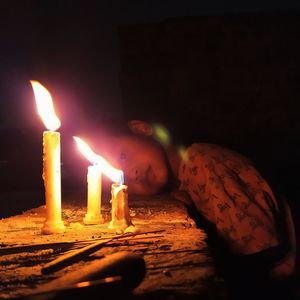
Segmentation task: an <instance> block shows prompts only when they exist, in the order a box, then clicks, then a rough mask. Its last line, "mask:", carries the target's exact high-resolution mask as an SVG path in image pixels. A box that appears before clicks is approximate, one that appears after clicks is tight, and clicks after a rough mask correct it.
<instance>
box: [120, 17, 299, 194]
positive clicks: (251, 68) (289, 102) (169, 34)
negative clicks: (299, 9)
mask: <svg viewBox="0 0 300 300" xmlns="http://www.w3.org/2000/svg"><path fill="white" fill-rule="evenodd" d="M119 36H120V55H121V75H120V78H121V89H122V96H123V107H124V112H125V114H126V115H127V116H128V118H144V119H146V120H149V121H158V122H162V123H163V124H165V125H166V126H167V127H168V128H169V129H170V131H171V133H172V134H173V135H176V136H177V139H179V140H180V141H182V142H184V143H191V142H196V141H202V142H213V143H218V144H222V145H225V146H228V147H231V148H233V149H236V150H238V151H240V152H242V153H244V154H246V155H248V156H249V157H250V158H252V159H253V160H254V161H255V162H257V164H258V166H259V167H260V168H261V169H262V170H263V171H264V172H265V173H266V174H267V175H271V176H273V177H274V180H279V181H281V182H284V188H285V189H287V190H290V188H293V189H294V190H295V189H297V186H298V182H297V179H296V176H297V168H299V166H300V158H299V155H298V153H299V150H300V141H299V137H300V118H299V112H300V105H299V101H300V100H299V99H300V90H299V87H300V85H299V80H300V73H299V72H300V55H299V53H300V18H299V14H298V13H293V14H272V15H270V14H244V15H243V14H239V15H225V16H224V15H222V16H201V17H186V18H172V19H168V20H166V21H164V22H160V23H152V24H140V25H126V26H122V27H121V28H120V30H119ZM278 178H279V179H278Z"/></svg>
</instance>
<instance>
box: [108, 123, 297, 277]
mask: <svg viewBox="0 0 300 300" xmlns="http://www.w3.org/2000/svg"><path fill="white" fill-rule="evenodd" d="M128 125H129V127H130V129H131V131H132V132H133V133H135V135H131V136H130V135H129V136H122V137H118V138H117V139H115V140H114V142H111V143H110V144H112V145H113V147H112V148H110V149H108V151H107V158H108V159H109V160H110V161H112V162H113V164H114V165H115V166H116V167H119V168H121V169H122V170H123V171H124V174H125V182H126V184H127V185H128V191H129V193H131V194H139V195H151V194H156V193H160V192H162V191H164V190H165V189H166V188H170V185H171V187H172V188H173V189H174V188H176V191H175V192H174V193H173V195H175V197H176V198H177V199H180V200H181V201H184V202H185V203H186V204H187V205H188V206H190V207H194V208H195V209H196V210H197V212H198V213H199V214H200V217H199V218H202V220H205V221H206V222H207V223H208V224H210V226H211V227H212V228H213V229H214V232H215V233H216V235H217V236H218V238H219V239H220V240H221V241H222V243H223V245H225V247H226V248H225V249H227V250H228V253H230V254H231V255H232V256H235V257H237V258H238V261H240V262H245V263H246V264H247V263H248V265H249V266H250V267H251V264H252V262H259V264H260V267H261V270H260V271H259V272H260V275H262V274H261V272H262V270H263V271H264V272H267V273H268V274H266V277H268V278H272V279H273V280H277V279H281V278H288V277H289V276H291V275H292V274H293V272H294V268H295V256H296V239H295V230H294V225H293V221H292V217H291V212H290V209H289V206H288V205H287V203H286V202H285V201H284V200H283V199H279V198H276V197H275V195H274V193H273V191H272V190H271V188H270V186H269V185H268V183H267V182H266V181H265V179H264V178H263V177H262V176H261V175H260V173H259V172H258V171H257V170H256V169H255V167H254V165H253V163H252V162H251V161H249V160H248V159H247V158H245V157H244V156H242V155H240V154H238V153H235V152H234V151H231V150H228V149H225V148H222V147H219V146H216V145H212V144H201V143H198V144H193V145H191V146H190V147H188V148H187V149H186V151H185V152H184V153H183V154H182V155H179V153H177V152H176V150H175V148H173V147H172V146H171V145H167V143H164V141H162V143H158V142H157V141H156V140H155V139H154V138H153V137H155V133H156V132H155V128H153V127H152V126H151V125H150V124H147V123H145V122H142V121H138V120H134V121H130V122H129V124H128ZM166 139H167V137H166V138H165V140H166ZM161 144H163V146H162V145H161ZM239 258H242V259H241V260H239Z"/></svg>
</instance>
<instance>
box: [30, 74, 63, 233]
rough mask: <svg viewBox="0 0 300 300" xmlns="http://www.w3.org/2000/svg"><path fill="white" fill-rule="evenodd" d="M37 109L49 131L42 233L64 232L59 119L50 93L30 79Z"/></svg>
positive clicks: (45, 139) (45, 142)
mask: <svg viewBox="0 0 300 300" xmlns="http://www.w3.org/2000/svg"><path fill="white" fill-rule="evenodd" d="M30 82H31V85H32V88H33V92H34V95H35V100H36V105H37V110H38V113H39V115H40V117H41V118H42V121H43V122H44V124H45V126H46V128H47V129H48V130H49V131H44V133H43V180H44V186H45V198H46V220H45V223H44V227H43V228H42V233H44V234H52V233H61V232H64V230H65V226H64V224H63V221H62V219H61V173H60V133H59V132H56V131H55V130H56V129H58V128H59V127H60V120H59V119H58V117H57V116H56V114H55V111H54V106H53V102H52V98H51V95H50V93H49V92H48V91H47V89H46V88H45V87H43V86H42V85H41V84H40V83H39V82H37V81H33V80H32V81H30Z"/></svg>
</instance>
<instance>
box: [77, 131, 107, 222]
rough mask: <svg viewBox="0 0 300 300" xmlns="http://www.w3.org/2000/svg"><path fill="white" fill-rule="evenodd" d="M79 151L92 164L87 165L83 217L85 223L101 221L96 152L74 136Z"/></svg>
mask: <svg viewBox="0 0 300 300" xmlns="http://www.w3.org/2000/svg"><path fill="white" fill-rule="evenodd" d="M73 138H74V140H75V141H76V143H77V146H78V149H79V151H80V152H81V153H82V154H83V155H84V156H85V157H86V158H87V159H88V160H89V161H90V162H91V163H92V164H93V165H91V166H89V167H88V174H87V185H88V192H87V213H86V214H85V217H84V219H83V223H84V224H86V225H92V224H99V223H103V217H102V214H101V191H102V184H101V179H102V174H101V170H100V169H99V168H98V166H97V165H96V156H97V155H96V154H95V153H94V152H93V151H92V149H91V148H90V147H89V145H88V144H87V143H86V142H84V141H83V140H82V139H80V138H79V137H76V136H74V137H73Z"/></svg>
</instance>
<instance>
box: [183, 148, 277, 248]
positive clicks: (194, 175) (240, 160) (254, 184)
mask: <svg viewBox="0 0 300 300" xmlns="http://www.w3.org/2000/svg"><path fill="white" fill-rule="evenodd" d="M186 154H187V155H186V159H185V160H184V161H182V163H181V166H180V168H179V179H180V182H181V185H180V190H183V191H186V192H187V193H188V194H189V195H190V197H191V198H192V200H193V202H194V204H195V206H196V207H197V209H198V211H199V212H200V213H201V214H202V215H203V216H204V217H205V218H207V220H208V221H210V222H212V223H213V224H215V226H216V228H217V231H218V233H219V235H220V236H221V237H222V238H223V239H224V240H225V241H226V242H227V243H228V245H229V247H230V248H231V251H232V252H233V253H236V254H251V253H256V252H259V251H261V250H263V249H267V248H269V247H272V246H276V245H278V243H279V242H278V236H277V231H276V226H275V225H276V215H277V214H278V204H277V201H276V199H275V197H274V194H273V192H272V190H271V188H270V187H269V185H268V183H267V182H266V181H265V180H264V179H263V178H262V176H261V175H260V174H259V172H258V171H257V170H256V169H255V167H254V166H253V164H252V163H251V161H249V160H248V159H247V158H245V157H244V156H242V155H240V154H238V153H235V152H233V151H231V150H228V149H224V148H222V147H219V146H216V145H211V144H193V145H192V146H190V147H189V148H188V149H187V153H186Z"/></svg>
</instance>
